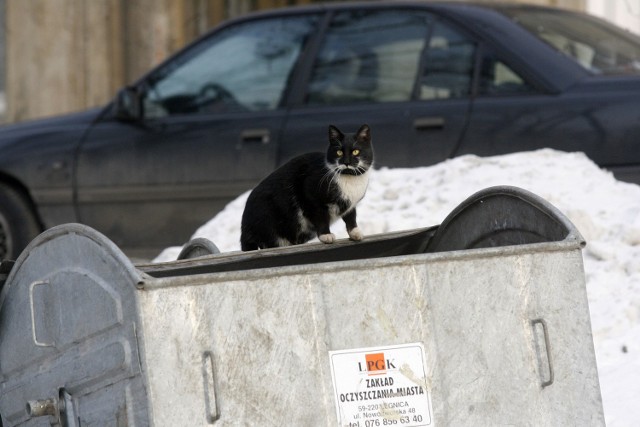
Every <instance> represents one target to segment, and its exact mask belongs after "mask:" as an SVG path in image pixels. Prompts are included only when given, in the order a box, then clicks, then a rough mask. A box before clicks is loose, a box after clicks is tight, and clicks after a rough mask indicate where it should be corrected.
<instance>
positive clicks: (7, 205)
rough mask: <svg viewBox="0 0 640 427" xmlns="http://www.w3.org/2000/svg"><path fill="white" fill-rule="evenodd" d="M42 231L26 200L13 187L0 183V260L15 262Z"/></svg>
mask: <svg viewBox="0 0 640 427" xmlns="http://www.w3.org/2000/svg"><path fill="white" fill-rule="evenodd" d="M40 231H41V230H40V226H39V224H38V220H37V219H36V216H35V215H34V213H33V210H32V209H31V206H29V203H28V201H27V200H26V198H25V197H24V196H23V195H22V194H21V193H20V192H18V191H16V190H15V189H14V188H12V187H11V186H9V185H7V184H4V183H0V260H5V259H12V260H15V259H16V258H17V257H18V255H20V252H22V250H23V249H24V248H25V247H26V246H27V244H29V242H30V241H31V240H32V239H33V238H34V237H36V236H37V235H38V234H39V233H40Z"/></svg>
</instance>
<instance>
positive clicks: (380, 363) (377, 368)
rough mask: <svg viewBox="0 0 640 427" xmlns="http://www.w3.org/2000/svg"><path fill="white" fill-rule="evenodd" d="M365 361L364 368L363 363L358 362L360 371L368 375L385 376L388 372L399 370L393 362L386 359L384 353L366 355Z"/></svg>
mask: <svg viewBox="0 0 640 427" xmlns="http://www.w3.org/2000/svg"><path fill="white" fill-rule="evenodd" d="M364 359H365V361H364V366H363V364H362V362H358V370H359V371H360V372H366V373H367V375H385V374H386V373H387V370H395V369H397V368H396V366H395V365H394V364H393V361H391V360H389V359H386V358H385V357H384V353H369V354H365V355H364Z"/></svg>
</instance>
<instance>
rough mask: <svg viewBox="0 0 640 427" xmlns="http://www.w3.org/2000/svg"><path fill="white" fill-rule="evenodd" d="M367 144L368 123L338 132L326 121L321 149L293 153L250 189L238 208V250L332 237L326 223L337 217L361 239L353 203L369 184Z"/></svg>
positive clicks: (369, 151)
mask: <svg viewBox="0 0 640 427" xmlns="http://www.w3.org/2000/svg"><path fill="white" fill-rule="evenodd" d="M372 165H373V147H372V145H371V131H370V129H369V126H367V125H362V126H361V127H360V129H359V130H358V131H357V132H356V133H354V134H343V133H342V132H340V130H338V128H336V127H335V126H329V147H328V149H327V152H326V153H307V154H303V155H301V156H298V157H295V158H294V159H292V160H290V161H289V162H287V163H286V164H284V165H282V166H281V167H280V168H278V169H277V170H275V171H274V172H273V173H271V175H269V176H267V177H266V178H265V179H264V180H263V181H262V182H260V184H258V186H257V187H256V188H254V189H253V191H252V192H251V194H250V195H249V198H248V199H247V204H246V206H245V208H244V213H243V214H242V232H241V236H240V243H241V247H242V250H243V251H250V250H254V249H264V248H272V247H279V246H289V245H297V244H301V243H305V242H308V241H309V240H311V239H313V238H314V237H316V236H317V237H318V239H320V241H321V242H324V243H333V242H334V241H335V239H336V237H335V235H333V234H332V233H331V230H330V229H329V226H330V225H331V224H332V223H333V222H335V221H336V220H337V219H338V218H342V219H343V220H344V222H345V224H346V226H347V232H348V233H349V238H350V239H351V240H362V238H363V236H362V232H361V231H360V229H359V228H358V224H357V222H356V204H357V203H358V202H359V201H360V200H362V198H363V197H364V194H365V192H366V191H367V186H368V185H369V169H370V168H371V166H372Z"/></svg>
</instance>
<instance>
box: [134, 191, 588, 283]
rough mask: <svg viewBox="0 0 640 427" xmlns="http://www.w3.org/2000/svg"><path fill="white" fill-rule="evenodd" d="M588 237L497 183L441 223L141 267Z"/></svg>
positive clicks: (198, 270) (350, 256)
mask: <svg viewBox="0 0 640 427" xmlns="http://www.w3.org/2000/svg"><path fill="white" fill-rule="evenodd" d="M561 241H569V242H573V243H575V244H576V245H577V246H583V245H584V239H583V238H582V236H581V235H580V233H579V232H578V230H577V229H576V228H575V226H574V225H573V224H572V223H571V221H569V220H568V219H567V218H566V217H565V216H564V215H563V214H562V213H561V212H560V211H559V210H558V209H556V208H555V207H554V206H552V205H551V204H550V203H549V202H547V201H546V200H544V199H542V198H541V197H539V196H537V195H535V194H533V193H531V192H529V191H527V190H523V189H521V188H517V187H511V186H497V187H490V188H487V189H484V190H481V191H479V192H477V193H475V194H473V195H472V196H471V197H469V198H468V199H466V200H465V201H464V202H462V203H461V204H460V205H459V206H458V207H456V208H455V209H454V210H453V211H452V212H451V214H449V215H448V216H447V217H446V218H445V220H444V221H443V222H442V224H441V225H440V226H433V227H429V228H423V229H417V230H409V231H402V232H394V233H385V234H380V235H375V236H367V237H366V238H365V239H364V240H363V241H361V242H352V241H349V240H347V239H344V240H339V241H337V242H335V243H334V244H331V245H327V244H324V243H312V244H304V245H297V246H288V247H284V248H274V249H265V250H259V251H251V252H230V253H222V254H214V255H210V256H203V257H198V258H192V259H185V260H180V261H172V262H167V263H161V264H140V265H137V268H138V269H140V270H141V271H143V272H145V273H147V274H149V275H150V276H152V277H172V276H177V275H189V274H206V273H217V272H225V271H238V270H251V269H260V268H271V267H282V266H290V265H301V264H316V263H323V262H332V261H350V260H356V259H367V258H381V257H392V256H402V255H414V254H421V253H435V252H447V251H459V250H471V249H482V248H491V247H502V246H512V245H526V244H535V243H543V242H561Z"/></svg>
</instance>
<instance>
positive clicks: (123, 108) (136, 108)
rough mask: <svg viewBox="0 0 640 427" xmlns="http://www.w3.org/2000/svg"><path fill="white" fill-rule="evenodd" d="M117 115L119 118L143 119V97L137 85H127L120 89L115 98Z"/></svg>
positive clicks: (128, 119)
mask: <svg viewBox="0 0 640 427" xmlns="http://www.w3.org/2000/svg"><path fill="white" fill-rule="evenodd" d="M115 116H116V118H118V119H119V120H126V121H138V120H141V119H142V97H141V96H140V92H139V91H138V89H136V88H135V87H131V86H127V87H124V88H122V89H120V90H119V91H118V94H117V95H116V99H115Z"/></svg>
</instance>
